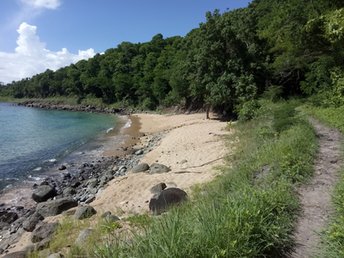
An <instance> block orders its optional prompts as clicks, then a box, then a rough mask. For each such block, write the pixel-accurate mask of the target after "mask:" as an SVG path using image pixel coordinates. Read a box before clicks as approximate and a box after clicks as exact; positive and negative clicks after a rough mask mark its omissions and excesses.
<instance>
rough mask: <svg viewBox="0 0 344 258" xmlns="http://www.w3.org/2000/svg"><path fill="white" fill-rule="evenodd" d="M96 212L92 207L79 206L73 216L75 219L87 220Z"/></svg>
mask: <svg viewBox="0 0 344 258" xmlns="http://www.w3.org/2000/svg"><path fill="white" fill-rule="evenodd" d="M96 213H97V211H96V210H95V209H94V208H93V207H92V206H80V207H78V209H77V210H76V212H75V214H74V218H75V219H87V218H90V217H92V216H93V215H94V214H96Z"/></svg>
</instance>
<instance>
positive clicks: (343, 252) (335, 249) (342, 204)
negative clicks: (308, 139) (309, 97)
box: [305, 106, 344, 258]
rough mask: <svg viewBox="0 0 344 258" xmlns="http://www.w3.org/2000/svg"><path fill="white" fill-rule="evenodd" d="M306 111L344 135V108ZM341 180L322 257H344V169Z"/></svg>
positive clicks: (312, 108)
mask: <svg viewBox="0 0 344 258" xmlns="http://www.w3.org/2000/svg"><path fill="white" fill-rule="evenodd" d="M305 110H306V111H307V112H308V113H309V114H311V115H312V116H314V117H316V118H317V119H319V120H320V121H322V122H323V123H325V124H327V125H329V126H331V127H334V128H337V129H338V130H340V131H341V132H342V133H344V116H343V112H344V106H342V107H337V108H321V107H314V106H307V107H305ZM342 158H344V156H343V154H342ZM339 174H340V180H339V181H338V183H337V185H336V187H335V190H334V192H333V194H332V202H333V205H334V208H335V213H334V214H333V216H332V217H331V222H330V224H329V226H328V227H327V229H326V230H325V231H324V232H323V234H322V238H323V243H324V244H323V247H322V248H321V249H322V250H323V253H322V254H321V256H322V257H329V258H337V257H344V169H343V168H342V170H341V171H339Z"/></svg>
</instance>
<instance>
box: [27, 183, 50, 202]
mask: <svg viewBox="0 0 344 258" xmlns="http://www.w3.org/2000/svg"><path fill="white" fill-rule="evenodd" d="M54 196H56V191H55V188H54V187H52V186H50V185H40V186H38V187H37V188H36V189H34V191H33V193H32V199H33V200H34V201H35V202H45V201H47V200H49V199H50V198H53V197H54Z"/></svg>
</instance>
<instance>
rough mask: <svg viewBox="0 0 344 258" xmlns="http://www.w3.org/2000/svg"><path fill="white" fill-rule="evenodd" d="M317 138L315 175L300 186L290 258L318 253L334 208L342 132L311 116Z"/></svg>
mask: <svg viewBox="0 0 344 258" xmlns="http://www.w3.org/2000/svg"><path fill="white" fill-rule="evenodd" d="M310 122H311V123H312V125H313V126H314V128H315V131H316V134H317V136H318V138H319V145H320V148H319V152H318V154H317V158H316V161H315V165H314V169H315V171H314V177H313V178H312V180H311V181H310V182H309V184H307V185H305V186H303V187H301V188H300V189H299V194H300V200H301V204H302V215H301V217H300V218H299V221H298V222H297V227H296V233H295V240H296V247H295V250H294V252H293V253H292V255H291V257H292V258H301V257H302V258H308V257H314V256H315V255H317V254H319V249H318V248H319V247H320V243H321V239H320V234H319V233H320V232H321V231H322V230H323V229H324V228H325V227H326V225H327V223H328V219H329V217H330V215H331V213H332V211H333V207H332V205H331V194H332V191H333V188H334V185H335V184H336V182H337V180H338V170H339V168H340V167H341V166H342V165H343V161H342V160H341V141H342V136H341V134H340V133H339V132H338V131H337V130H334V129H331V128H329V127H326V126H324V125H323V124H321V123H319V122H318V121H316V120H315V119H310Z"/></svg>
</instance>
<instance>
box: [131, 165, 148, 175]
mask: <svg viewBox="0 0 344 258" xmlns="http://www.w3.org/2000/svg"><path fill="white" fill-rule="evenodd" d="M147 170H149V165H148V164H147V163H140V164H138V165H136V166H135V167H133V169H132V170H131V171H132V172H133V173H139V172H144V171H147Z"/></svg>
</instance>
